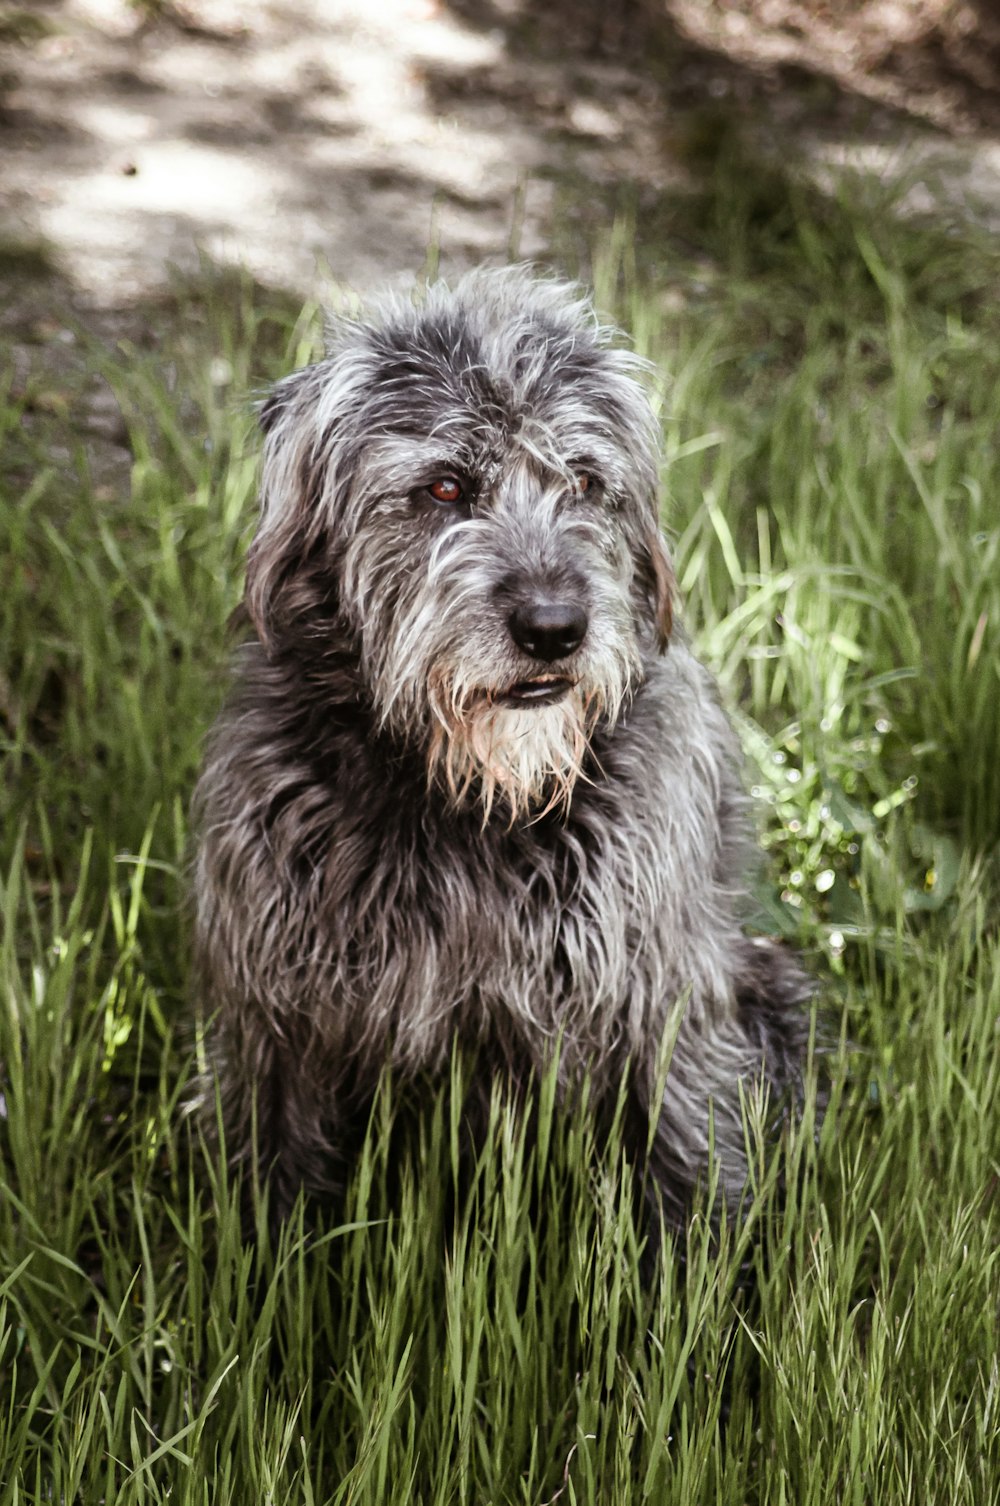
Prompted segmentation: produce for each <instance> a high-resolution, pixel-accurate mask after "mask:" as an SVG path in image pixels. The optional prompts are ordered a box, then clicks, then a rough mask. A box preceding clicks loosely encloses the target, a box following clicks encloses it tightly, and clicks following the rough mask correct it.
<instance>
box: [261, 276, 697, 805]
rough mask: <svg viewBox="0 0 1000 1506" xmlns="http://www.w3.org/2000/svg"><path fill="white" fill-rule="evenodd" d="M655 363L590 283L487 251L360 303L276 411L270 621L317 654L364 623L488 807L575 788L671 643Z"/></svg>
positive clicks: (417, 718) (268, 499) (402, 693)
mask: <svg viewBox="0 0 1000 1506" xmlns="http://www.w3.org/2000/svg"><path fill="white" fill-rule="evenodd" d="M638 365H639V363H638V362H637V361H636V360H635V358H633V357H631V356H629V355H628V354H626V353H624V352H622V351H620V350H615V349H613V348H611V347H610V346H609V345H608V343H607V334H606V332H604V331H602V330H601V329H599V327H598V326H597V324H596V322H595V320H594V318H593V315H592V314H591V313H590V311H589V309H588V308H587V306H586V305H585V304H583V303H581V302H579V301H578V300H577V298H576V296H575V295H574V293H573V292H572V290H571V289H568V288H566V287H565V286H563V285H560V284H556V283H551V282H539V281H536V280H533V279H531V278H529V277H527V276H525V274H523V273H521V272H517V271H514V272H502V273H498V272H490V273H477V274H473V275H472V276H470V277H468V278H466V279H464V280H463V281H462V282H461V283H460V284H459V285H458V286H457V287H456V288H455V289H454V290H453V291H449V290H447V289H445V288H443V287H441V286H435V287H432V288H431V289H429V290H428V293H427V295H426V298H425V301H424V302H423V303H422V305H420V306H419V307H415V306H413V305H412V304H403V303H395V304H386V305H383V306H382V308H381V310H380V311H379V312H377V313H376V314H375V315H374V316H373V317H372V318H371V319H369V320H366V321H364V322H362V321H358V322H356V323H350V324H344V325H343V326H341V327H340V328H339V329H338V330H337V331H336V335H335V343H334V346H333V349H332V352H331V354H330V356H329V357H328V358H327V359H326V360H325V361H323V362H321V363H320V364H319V365H317V366H314V367H310V368H308V369H307V370H305V371H301V372H298V373H296V374H295V375H293V376H291V377H289V378H287V379H286V380H285V381H284V382H282V383H280V384H279V386H278V387H277V388H276V390H275V392H274V394H273V395H272V397H271V399H270V400H269V402H268V403H267V404H266V406H265V408H264V410H263V413H262V423H263V426H264V429H265V432H266V436H267V437H266V442H265V459H264V473H263V483H262V501H263V512H262V518H261V523H260V527H259V530H258V533H257V536H256V538H255V540H254V543H253V545H252V548H251V552H250V558H249V561H248V571H247V604H248V607H249V609H250V613H251V616H252V617H253V619H254V621H255V623H256V625H257V629H258V632H259V634H260V636H261V638H262V640H263V641H264V642H265V643H266V644H271V645H273V646H276V647H281V648H282V649H283V650H286V651H287V650H288V649H291V651H292V652H293V653H294V651H295V647H296V644H298V645H300V646H301V647H302V648H303V650H304V652H305V651H307V657H308V658H309V659H310V660H311V661H312V662H313V664H314V665H315V664H316V663H318V664H319V665H320V666H321V665H322V657H323V642H324V637H325V636H326V635H330V641H331V644H332V642H333V638H334V636H335V637H336V641H337V644H338V646H342V643H343V640H344V638H345V636H346V638H347V640H348V641H349V642H350V643H351V645H352V646H353V652H354V653H355V654H356V658H357V661H358V667H359V670H360V679H361V682H362V684H363V685H364V686H365V687H366V688H367V693H368V695H370V698H371V703H372V706H373V709H374V712H375V715H376V716H377V718H378V720H379V722H380V724H381V725H382V726H383V727H386V728H388V729H390V730H391V731H392V733H393V734H394V735H395V736H397V737H400V738H403V739H406V740H408V741H409V742H411V743H413V742H417V743H419V744H420V745H421V746H422V748H423V749H424V751H425V754H426V758H427V764H428V771H429V776H430V777H431V779H432V780H436V781H438V782H439V783H440V784H441V786H442V787H443V788H444V789H446V790H447V791H448V792H449V794H450V796H451V797H452V798H453V799H455V800H456V801H459V800H463V799H465V798H467V797H472V798H478V799H480V800H481V802H482V807H483V813H484V819H486V818H487V817H488V816H489V814H490V811H491V810H492V809H493V808H494V806H497V807H498V808H501V807H502V809H503V812H504V818H505V819H507V820H510V821H513V820H516V819H518V818H522V817H525V816H527V817H529V818H530V817H531V816H532V815H535V814H537V813H538V812H539V811H540V810H543V809H546V808H548V807H549V806H552V805H557V804H560V803H563V802H567V803H568V801H569V798H570V795H571V793H572V789H573V785H574V782H575V780H576V778H577V777H578V775H579V773H580V771H581V767H582V764H583V761H584V757H585V754H586V750H587V745H588V740H589V738H590V735H591V733H592V731H593V729H594V727H595V726H596V725H597V723H598V722H599V721H601V720H602V719H603V720H605V721H607V722H613V721H614V719H615V718H616V717H617V716H618V714H619V711H620V709H621V707H622V705H623V703H624V702H625V700H626V699H627V697H628V695H629V692H630V689H631V688H633V687H634V685H635V683H636V682H637V680H638V678H640V677H641V674H642V665H643V660H644V658H647V657H648V655H649V654H651V653H654V652H656V651H658V650H659V649H661V648H662V647H663V646H664V644H665V642H666V638H667V635H668V633H669V629H670V608H671V593H672V584H673V577H672V574H671V571H670V566H669V562H668V560H667V556H666V552H665V549H664V546H663V543H662V540H661V538H660V535H659V529H658V520H657V449H656V443H655V439H654V431H653V422H652V416H651V413H650V409H649V405H648V402H647V399H646V397H645V394H644V392H643V389H642V388H641V386H640V385H639V383H638V382H637V380H636V378H635V374H634V373H635V370H636V368H637V366H638ZM313 678H314V679H315V670H314V671H313Z"/></svg>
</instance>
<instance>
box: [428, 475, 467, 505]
mask: <svg viewBox="0 0 1000 1506" xmlns="http://www.w3.org/2000/svg"><path fill="white" fill-rule="evenodd" d="M427 490H428V491H429V492H430V494H431V496H432V497H433V498H434V501H435V502H461V500H462V488H461V487H460V486H459V484H458V482H457V481H456V480H455V478H454V476H441V477H439V479H438V480H437V481H432V482H431V484H430V486H429V487H428V488H427Z"/></svg>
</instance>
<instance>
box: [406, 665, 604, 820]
mask: <svg viewBox="0 0 1000 1506" xmlns="http://www.w3.org/2000/svg"><path fill="white" fill-rule="evenodd" d="M623 696H624V687H623V688H622V690H621V691H617V690H616V691H615V692H614V694H613V695H612V696H610V697H609V695H608V692H607V691H606V690H600V689H597V688H587V687H586V686H584V685H582V684H580V685H575V686H573V687H572V688H571V689H570V690H569V691H567V693H566V694H565V695H564V696H563V697H562V699H561V700H559V701H556V702H555V703H554V704H552V705H549V706H511V705H509V704H507V703H505V702H504V701H502V700H499V699H498V698H497V697H495V696H494V695H491V694H490V693H489V692H487V691H483V690H482V689H466V690H464V691H463V690H462V688H461V687H459V686H457V685H454V684H450V685H449V684H448V683H447V681H446V679H445V678H444V677H443V676H442V677H439V678H436V679H435V680H434V682H433V683H432V684H431V687H430V699H431V709H432V711H433V713H434V726H433V731H432V734H431V741H430V752H429V774H430V778H431V780H432V781H440V782H441V783H442V784H443V786H444V788H445V789H446V791H447V793H448V795H449V798H450V799H452V800H453V801H454V802H455V804H456V805H458V804H462V803H463V802H464V801H465V800H467V799H469V798H477V799H478V800H479V802H480V803H481V805H482V810H483V824H484V825H485V824H486V822H487V821H488V820H489V818H490V815H491V813H492V812H493V810H494V807H496V808H497V810H498V811H501V810H502V811H503V812H504V813H505V814H506V816H507V819H508V821H509V823H510V825H511V826H513V825H514V824H515V822H517V821H520V820H524V819H538V818H539V817H541V816H543V815H546V814H547V813H548V812H550V811H553V810H559V809H562V810H563V811H566V810H568V809H569V804H570V800H571V799H572V796H573V791H574V788H575V786H576V782H577V780H578V779H580V778H586V777H587V776H586V774H585V773H584V761H585V759H586V755H587V751H588V748H589V747H590V739H591V736H592V734H593V731H594V728H595V727H596V726H597V724H598V722H599V721H601V720H602V718H610V719H611V720H614V719H615V718H616V717H617V715H618V711H619V709H620V706H621V701H622V698H623Z"/></svg>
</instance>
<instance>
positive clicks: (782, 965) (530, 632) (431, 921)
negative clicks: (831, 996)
mask: <svg viewBox="0 0 1000 1506" xmlns="http://www.w3.org/2000/svg"><path fill="white" fill-rule="evenodd" d="M260 423H261V427H262V429H263V434H264V454H263V467H262V480H261V511H260V519H259V524H258V527H257V531H256V535H255V537H254V538H253V541H252V544H251V546H250V549H249V555H248V560H247V570H246V588H245V597H244V604H245V613H246V620H247V627H248V634H247V637H246V641H244V642H243V643H242V644H241V646H240V647H239V648H238V650H237V653H236V659H235V672H234V682H233V687H232V690H231V694H230V697H229V700H228V704H227V705H226V707H225V709H224V710H223V712H222V714H221V717H220V719H219V721H218V723H217V725H216V727H215V729H214V732H213V733H212V735H211V738H210V742H209V746H208V750H207V756H206V760H205V764H204V769H203V772H202V775H201V778H200V782H199V785H198V789H197V795H196V802H195V810H196V828H197V831H198V833H199V835H198V852H197V862H196V874H195V884H194V889H195V908H196V923H195V978H196V991H197V995H198V1002H199V1008H200V1010H201V1013H202V1015H203V1016H204V1018H205V1019H206V1021H207V1022H208V1024H207V1044H208V1054H209V1057H210V1063H211V1067H210V1071H209V1074H208V1077H207V1080H206V1082H205V1084H204V1087H203V1098H204V1101H205V1104H206V1106H207V1108H206V1118H207V1120H209V1121H211V1120H213V1118H214V1117H215V1116H216V1115H218V1117H219V1119H220V1120H221V1125H222V1128H223V1132H224V1140H225V1148H226V1153H227V1155H228V1157H229V1158H230V1160H231V1162H232V1163H233V1164H234V1165H237V1166H240V1165H243V1166H246V1165H248V1164H251V1165H254V1166H255V1167H257V1168H258V1169H259V1170H260V1171H262V1172H264V1173H266V1174H267V1176H268V1178H269V1186H270V1197H271V1198H272V1200H273V1206H274V1207H275V1208H277V1209H278V1210H279V1216H283V1215H284V1214H285V1213H287V1211H288V1210H289V1208H290V1207H291V1205H292V1203H293V1202H294V1200H295V1198H296V1196H297V1194H298V1192H299V1190H300V1189H305V1191H306V1193H307V1194H310V1195H312V1196H314V1197H318V1198H320V1199H324V1198H330V1197H334V1196H336V1195H338V1194H339V1193H340V1192H341V1191H342V1189H343V1186H344V1182H345V1178H346V1176H347V1174H348V1172H349V1168H350V1156H351V1150H350V1147H351V1146H352V1144H356V1138H357V1131H358V1127H359V1125H360V1126H361V1127H362V1128H363V1126H364V1123H365V1121H366V1116H367V1113H368V1111H369V1108H370V1105H371V1102H372V1098H373V1095H374V1092H375V1090H376V1085H377V1082H378V1079H379V1076H380V1073H381V1072H382V1071H383V1069H384V1068H386V1067H388V1068H389V1069H390V1070H391V1072H392V1073H393V1074H394V1076H395V1077H397V1078H399V1079H401V1080H403V1081H407V1082H414V1081H424V1080H426V1079H427V1078H430V1079H433V1078H434V1077H435V1075H439V1074H442V1073H443V1072H444V1071H445V1070H446V1069H447V1066H448V1063H449V1061H450V1058H451V1055H452V1052H453V1050H454V1049H455V1048H456V1046H458V1047H468V1048H469V1049H470V1051H472V1052H473V1053H474V1054H475V1059H476V1061H477V1063H478V1065H477V1068H476V1071H477V1073H478V1074H481V1075H482V1077H483V1080H484V1086H486V1085H487V1079H492V1077H493V1076H494V1075H495V1074H496V1073H500V1074H502V1075H503V1076H504V1077H505V1078H507V1079H508V1080H509V1081H511V1082H512V1083H513V1084H514V1085H520V1086H522V1087H524V1086H526V1085H528V1084H529V1083H530V1082H531V1081H532V1080H533V1079H534V1077H535V1076H536V1074H538V1073H540V1072H541V1071H543V1070H544V1069H545V1068H546V1067H547V1066H548V1065H549V1064H550V1063H553V1062H557V1066H556V1067H555V1068H554V1070H555V1071H556V1072H557V1074H558V1084H559V1086H560V1088H561V1090H563V1091H564V1092H569V1091H570V1090H571V1088H572V1087H573V1085H574V1084H579V1083H581V1082H582V1081H583V1080H584V1079H587V1080H588V1081H589V1085H590V1089H589V1092H590V1102H591V1103H592V1104H593V1105H595V1106H596V1107H597V1108H598V1109H599V1106H600V1105H602V1104H604V1105H607V1104H608V1103H611V1102H613V1101H615V1099H616V1095H617V1094H618V1092H619V1090H620V1088H621V1084H622V1083H623V1081H624V1080H626V1077H627V1082H628V1087H627V1090H626V1091H627V1094H628V1102H629V1111H630V1122H633V1123H634V1124H635V1125H640V1126H641V1127H642V1128H641V1130H639V1131H637V1132H636V1134H635V1136H634V1139H635V1142H636V1143H635V1145H634V1150H635V1154H636V1157H637V1159H641V1160H642V1162H643V1166H644V1168H645V1170H646V1173H647V1175H648V1176H649V1177H651V1179H652V1184H653V1185H654V1187H655V1189H656V1194H657V1197H658V1199H659V1202H660V1204H661V1206H662V1208H663V1209H664V1210H665V1213H666V1216H667V1218H668V1219H669V1220H671V1221H673V1222H675V1223H678V1224H679V1223H680V1222H681V1221H682V1220H683V1219H684V1217H685V1214H686V1211H687V1209H688V1208H689V1206H690V1202H691V1198H692V1194H693V1191H694V1189H695V1188H696V1186H697V1185H698V1183H699V1181H700V1180H701V1179H702V1178H703V1177H704V1175H705V1172H706V1168H707V1166H708V1163H709V1159H710V1156H714V1157H715V1160H716V1164H717V1169H718V1188H719V1193H720V1196H721V1197H722V1198H723V1199H724V1201H725V1205H726V1207H727V1208H729V1209H735V1208H736V1207H737V1206H738V1204H739V1202H740V1199H741V1197H742V1196H743V1194H744V1190H745V1185H746V1181H747V1162H746V1151H745V1130H744V1105H743V1103H742V1101H741V1100H742V1098H743V1095H744V1094H745V1092H747V1091H750V1090H754V1091H756V1090H758V1089H759V1088H761V1087H762V1088H763V1090H764V1091H765V1092H767V1093H768V1094H770V1095H771V1097H772V1101H773V1102H774V1103H777V1102H778V1101H779V1100H781V1101H786V1100H787V1099H788V1097H789V1095H794V1094H795V1092H796V1091H797V1089H798V1085H799V1084H800V1081H801V1077H802V1072H803V1064H804V1061H805V1057H806V1052H807V1044H808V1039H809V1008H808V1003H809V1000H810V997H811V994H812V989H811V985H810V982H809V980H808V978H807V976H806V974H805V972H804V971H803V970H802V968H801V967H800V965H799V964H798V962H797V961H796V960H795V959H794V958H793V957H792V956H791V955H790V954H789V953H788V952H787V951H786V950H785V949H784V948H783V947H782V946H781V945H779V944H777V943H776V942H772V941H771V940H768V939H763V938H751V937H748V936H747V935H746V934H744V931H743V929H742V926H741V917H742V914H743V911H744V908H745V905H744V898H745V874H746V872H747V868H748V864H749V862H750V861H751V857H752V852H753V844H752V841H751V838H750V835H749V819H748V809H747V802H746V800H745V797H744V794H743V791H742V788H741V782H740V755H739V750H738V746H737V743H736V740H735V737H734V735H733V732H732V730H731V727H730V724H729V722H728V720H727V718H726V716H725V714H724V712H723V710H722V709H721V707H720V704H719V700H718V696H717V693H716V689H715V686H714V684H713V682H712V680H711V678H710V676H709V674H708V673H707V671H706V670H705V669H704V668H703V667H702V666H701V665H700V663H699V662H698V661H697V660H696V658H695V657H694V656H693V654H692V652H691V649H690V647H689V643H688V639H687V637H686V636H685V633H684V631H683V629H682V628H681V626H680V625H679V624H678V623H677V622H675V620H674V597H675V589H676V588H675V578H674V573H673V569H672V566H671V561H670V556H669V553H668V549H667V545H666V543H665V541H664V538H663V536H662V534H661V532H660V525H659V503H658V484H659V465H660V459H659V453H658V440H657V426H656V423H655V421H654V416H653V412H652V409H651V405H650V401H649V398H648V396H647V392H646V370H645V364H644V363H643V362H642V361H640V360H639V359H638V358H637V357H636V356H635V355H633V354H631V353H630V352H629V351H628V350H627V349H625V348H624V347H623V343H622V340H621V338H620V336H619V334H618V333H617V332H616V331H614V330H612V329H608V328H605V327H602V325H601V324H600V323H599V322H598V319H597V317H596V316H595V314H594V312H593V310H592V307H591V305H590V304H589V302H588V301H587V300H586V298H585V297H584V296H583V295H582V294H581V293H580V292H579V290H578V289H576V288H574V287H573V286H571V285H568V284H565V283H562V282H559V281H556V280H552V279H546V278H543V277H538V276H536V275H534V274H532V273H530V272H529V271H526V270H524V269H519V268H513V269H503V270H479V271H476V272H474V273H471V274H467V275H466V276H464V277H463V278H461V279H460V280H459V281H458V282H457V283H456V285H455V286H454V287H452V288H449V287H447V286H445V285H443V284H441V283H435V284H433V285H432V286H430V287H428V288H426V289H425V290H424V292H423V293H422V294H420V295H417V296H415V297H413V298H404V297H402V296H399V295H390V296H386V297H384V298H382V299H380V300H377V301H376V302H374V303H373V305H372V306H371V307H369V308H368V309H367V310H366V311H365V312H363V313H362V314H361V315H359V316H357V317H354V318H343V319H341V320H339V321H338V322H336V323H335V324H334V326H333V329H332V334H331V339H330V345H329V351H328V354H327V356H326V358H325V359H324V360H321V361H319V362H318V364H316V365H313V366H309V367H307V368H306V369H304V370H300V371H297V372H295V373H294V374H292V375H291V376H288V377H286V378H285V379H284V380H283V381H280V382H279V383H278V384H277V386H276V387H275V389H274V390H273V392H272V393H271V395H270V396H269V397H268V399H267V400H266V402H265V403H264V404H263V407H262V409H261V412H260ZM665 1037H669V1040H670V1042H671V1044H672V1051H671V1054H670V1060H669V1070H668V1071H667V1073H666V1075H665V1076H664V1071H663V1056H662V1048H663V1042H664V1039H665ZM664 1083H665V1087H664ZM633 1111H634V1112H633ZM650 1123H655V1133H653V1134H652V1135H651V1136H650V1135H648V1134H647V1130H648V1126H649V1125H650ZM640 1140H641V1141H642V1142H643V1143H642V1144H639V1141H640ZM647 1142H648V1143H647Z"/></svg>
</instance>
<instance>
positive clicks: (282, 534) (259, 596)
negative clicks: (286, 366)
mask: <svg viewBox="0 0 1000 1506" xmlns="http://www.w3.org/2000/svg"><path fill="white" fill-rule="evenodd" d="M317 389H318V368H317V367H315V366H307V367H305V368H304V369H303V370H301V371H296V372H293V373H292V375H291V376H288V377H285V378H284V379H283V380H282V381H280V382H279V383H278V384H277V386H276V387H275V388H274V390H273V391H272V392H271V394H270V396H269V397H268V398H267V399H266V401H265V402H264V403H263V405H262V406H261V408H260V412H259V422H260V426H261V428H262V430H263V431H264V460H263V466H262V469H261V481H260V521H259V523H258V525H257V532H256V534H255V535H254V538H253V542H252V543H251V545H250V550H249V553H248V554H247V569H246V588H245V593H244V603H245V606H246V609H247V612H248V613H249V615H250V618H251V620H252V622H253V624H254V627H255V628H256V629H257V634H258V636H259V638H260V640H261V642H262V643H264V644H270V643H271V642H273V639H274V631H275V628H276V626H277V624H278V622H279V620H280V619H281V618H282V617H283V616H285V615H287V612H288V610H289V608H290V606H291V604H290V603H289V602H287V601H286V600H285V599H284V598H285V597H286V596H287V594H288V593H287V589H286V587H287V585H288V583H289V581H290V580H291V579H292V577H293V576H294V575H295V573H296V571H297V570H300V569H301V566H302V564H303V563H304V562H305V560H306V559H307V558H308V557H309V555H310V554H311V553H312V552H313V550H314V547H315V544H316V541H317V539H318V538H319V536H320V534H321V532H322V525H323V517H322V512H321V505H320V493H321V489H322V477H323V469H324V461H325V456H324V454H323V449H324V446H323V444H322V435H321V433H320V426H319V421H318V414H317V402H316V398H317Z"/></svg>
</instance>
